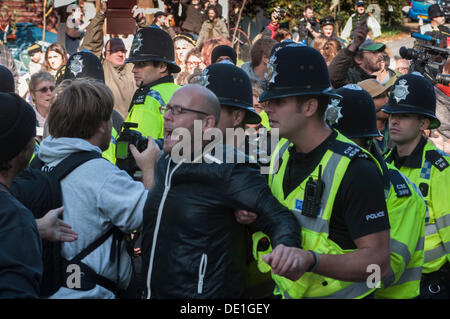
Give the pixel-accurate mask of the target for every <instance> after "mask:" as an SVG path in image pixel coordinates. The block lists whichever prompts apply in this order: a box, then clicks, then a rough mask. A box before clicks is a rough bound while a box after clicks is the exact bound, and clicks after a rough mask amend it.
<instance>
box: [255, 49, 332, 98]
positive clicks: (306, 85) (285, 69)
mask: <svg viewBox="0 0 450 319" xmlns="http://www.w3.org/2000/svg"><path fill="white" fill-rule="evenodd" d="M283 42H284V41H283ZM267 69H268V70H267V73H266V75H265V80H266V81H267V83H266V87H265V90H264V92H263V93H261V95H260V96H259V101H260V102H264V101H267V100H270V99H277V98H282V97H288V96H297V95H326V96H330V97H336V98H340V96H339V95H338V94H336V93H335V92H334V91H333V90H332V89H331V85H330V75H329V73H328V67H327V63H326V62H325V59H324V58H323V57H322V55H321V54H320V53H319V51H317V50H316V49H313V48H311V47H307V46H304V45H301V44H298V43H295V42H291V41H290V42H288V43H287V44H283V45H280V46H278V47H277V48H276V49H274V50H273V53H272V54H271V57H270V61H269V63H268V64H267Z"/></svg>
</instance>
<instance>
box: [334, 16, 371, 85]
mask: <svg viewBox="0 0 450 319" xmlns="http://www.w3.org/2000/svg"><path fill="white" fill-rule="evenodd" d="M368 32H369V29H368V28H367V26H365V25H361V26H360V27H359V28H358V29H356V30H355V33H354V36H353V42H352V43H350V45H349V46H348V47H347V48H344V49H342V50H341V51H339V53H338V54H337V55H336V57H335V58H334V59H333V60H332V61H331V63H330V66H329V67H328V70H329V72H330V80H331V85H332V86H333V88H335V89H338V88H340V87H342V86H344V85H346V84H348V83H349V79H348V75H347V72H348V69H349V68H350V67H351V66H352V65H353V59H354V57H355V55H356V52H357V51H358V49H359V46H360V45H361V44H362V43H363V42H364V40H366V37H367V33H368Z"/></svg>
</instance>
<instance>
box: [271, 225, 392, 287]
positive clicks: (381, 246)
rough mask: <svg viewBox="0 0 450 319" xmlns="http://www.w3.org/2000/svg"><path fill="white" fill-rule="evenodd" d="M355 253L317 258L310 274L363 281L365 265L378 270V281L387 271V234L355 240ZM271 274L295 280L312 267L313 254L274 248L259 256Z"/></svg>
mask: <svg viewBox="0 0 450 319" xmlns="http://www.w3.org/2000/svg"><path fill="white" fill-rule="evenodd" d="M355 244H356V246H357V250H356V251H354V252H350V253H346V254H341V255H318V260H317V267H316V269H315V271H314V273H316V274H319V275H322V276H326V277H330V278H333V279H337V280H342V281H352V282H360V281H366V280H367V277H368V276H369V275H370V273H369V272H368V271H367V270H368V266H369V265H377V266H379V267H380V272H381V278H380V279H382V278H384V277H385V276H386V274H387V272H388V270H389V261H390V259H389V256H390V255H389V230H384V231H381V232H376V233H373V234H370V235H367V236H363V237H361V238H358V239H356V240H355ZM263 260H264V261H265V262H266V263H268V264H269V265H270V266H271V267H272V270H273V272H274V274H277V275H279V276H284V277H286V278H288V279H290V280H293V281H295V280H298V279H299V278H300V277H301V276H302V275H303V274H304V273H305V272H306V271H307V270H308V269H309V268H310V267H311V266H312V265H313V263H314V257H313V254H312V253H311V252H309V251H305V250H303V249H300V248H294V247H283V246H282V245H280V247H276V248H275V249H274V250H273V251H272V252H271V253H270V254H268V255H266V256H263Z"/></svg>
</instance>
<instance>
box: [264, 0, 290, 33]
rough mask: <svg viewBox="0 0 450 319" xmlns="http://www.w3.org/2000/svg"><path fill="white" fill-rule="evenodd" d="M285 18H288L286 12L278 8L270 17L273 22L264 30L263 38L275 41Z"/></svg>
mask: <svg viewBox="0 0 450 319" xmlns="http://www.w3.org/2000/svg"><path fill="white" fill-rule="evenodd" d="M284 17H286V10H284V9H282V8H280V7H276V8H275V9H274V11H273V12H272V14H271V15H270V19H271V20H272V21H270V23H269V25H267V26H266V27H265V28H264V30H263V32H262V33H261V36H262V37H267V38H268V37H270V38H271V39H272V40H273V39H275V35H276V34H277V31H278V28H279V27H280V21H281V20H283V19H284Z"/></svg>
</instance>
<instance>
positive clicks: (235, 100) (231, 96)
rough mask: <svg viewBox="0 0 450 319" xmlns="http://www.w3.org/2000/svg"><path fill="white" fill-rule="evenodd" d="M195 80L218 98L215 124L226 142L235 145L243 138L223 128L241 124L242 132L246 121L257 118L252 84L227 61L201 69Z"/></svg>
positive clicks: (248, 122) (237, 68)
mask: <svg viewBox="0 0 450 319" xmlns="http://www.w3.org/2000/svg"><path fill="white" fill-rule="evenodd" d="M199 84H200V85H203V86H205V87H207V88H208V89H210V90H211V91H212V92H213V93H214V94H215V95H216V96H217V98H218V99H219V102H220V106H221V111H220V120H219V123H218V124H217V127H218V128H219V129H220V130H221V131H222V134H223V136H224V137H225V139H224V140H225V141H226V144H230V145H233V146H234V147H236V148H239V147H240V146H241V144H242V143H243V142H244V141H243V140H239V138H238V136H237V135H235V134H230V135H227V129H237V128H241V129H242V133H244V130H245V125H246V124H258V123H260V122H261V118H260V117H259V115H258V113H256V111H255V109H254V108H253V96H252V84H251V82H250V78H249V77H248V75H247V73H245V71H244V70H242V69H241V68H239V67H237V66H235V65H234V64H232V63H231V62H227V61H222V62H220V63H213V64H211V65H209V66H208V67H207V68H206V69H205V70H203V72H202V75H201V76H200V78H199ZM231 132H234V130H232V131H230V133H231Z"/></svg>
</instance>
